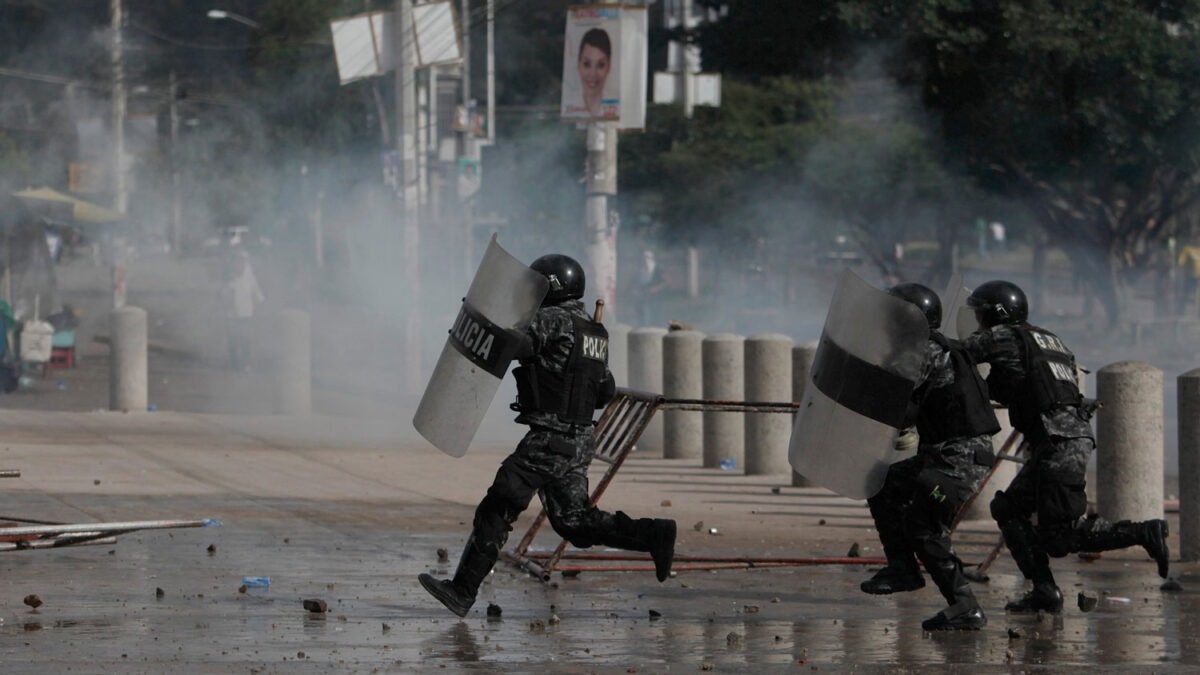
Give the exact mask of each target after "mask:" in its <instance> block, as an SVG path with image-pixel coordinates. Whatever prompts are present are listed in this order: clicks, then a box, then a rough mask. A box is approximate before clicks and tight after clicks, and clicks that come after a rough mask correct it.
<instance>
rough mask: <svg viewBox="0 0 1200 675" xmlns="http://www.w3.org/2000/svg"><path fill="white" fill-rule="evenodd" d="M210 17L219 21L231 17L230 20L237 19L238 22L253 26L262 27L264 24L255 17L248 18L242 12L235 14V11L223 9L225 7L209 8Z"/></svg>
mask: <svg viewBox="0 0 1200 675" xmlns="http://www.w3.org/2000/svg"><path fill="white" fill-rule="evenodd" d="M208 18H210V19H215V20H218V21H219V20H221V19H230V20H232V21H237V22H238V23H244V24H246V25H247V26H250V27H251V28H262V24H260V23H259V22H257V21H255V20H254V19H248V18H246V17H244V16H242V15H241V14H235V13H233V12H227V11H225V10H223V9H210V10H208Z"/></svg>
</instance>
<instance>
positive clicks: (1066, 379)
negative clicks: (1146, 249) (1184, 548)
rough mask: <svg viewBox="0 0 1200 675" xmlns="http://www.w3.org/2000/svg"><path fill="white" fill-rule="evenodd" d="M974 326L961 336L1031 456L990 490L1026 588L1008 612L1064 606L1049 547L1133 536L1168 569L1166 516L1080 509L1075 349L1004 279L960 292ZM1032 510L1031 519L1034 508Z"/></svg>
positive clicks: (1069, 548) (1112, 544)
mask: <svg viewBox="0 0 1200 675" xmlns="http://www.w3.org/2000/svg"><path fill="white" fill-rule="evenodd" d="M967 303H968V306H970V307H971V308H972V309H973V310H974V311H975V318H976V320H977V321H978V322H979V330H978V331H976V332H975V333H972V334H971V335H970V336H968V337H967V338H966V340H964V341H963V342H964V345H965V346H966V348H967V350H968V351H969V352H970V353H971V355H972V356H973V357H974V358H975V359H976V360H978V361H979V362H986V363H989V364H991V372H990V374H989V375H988V378H987V383H988V389H989V391H990V392H991V395H992V398H993V399H995V400H996V401H998V402H1000V403H1003V404H1004V405H1007V406H1008V416H1009V419H1010V421H1011V422H1012V425H1013V427H1014V428H1015V429H1016V430H1017V431H1019V432H1021V433H1022V434H1023V435H1024V436H1025V440H1026V441H1027V442H1028V444H1029V448H1030V459H1029V461H1028V462H1027V463H1026V464H1025V466H1023V467H1022V468H1021V470H1020V472H1019V473H1018V474H1017V476H1016V478H1014V479H1013V481H1012V483H1011V484H1010V485H1009V486H1008V489H1006V490H1003V491H1000V492H997V493H996V496H995V498H994V499H993V500H992V503H991V512H992V517H993V518H995V520H996V523H997V524H998V525H999V526H1000V531H1001V532H1002V533H1003V534H1004V542H1005V544H1007V545H1008V550H1009V551H1011V552H1012V556H1013V558H1014V560H1016V563H1017V566H1018V567H1019V568H1020V570H1021V573H1022V574H1023V575H1024V576H1025V578H1027V579H1029V580H1030V581H1032V582H1033V588H1032V589H1031V590H1030V591H1029V592H1027V593H1026V594H1025V595H1024V597H1022V598H1021V599H1019V600H1015V601H1012V602H1009V603H1008V605H1006V606H1005V609H1006V610H1008V611H1011V612H1035V611H1038V610H1044V611H1048V612H1058V611H1061V610H1062V603H1063V599H1062V592H1061V591H1060V590H1059V588H1058V585H1057V584H1055V582H1054V575H1053V574H1052V573H1051V572H1050V560H1049V558H1050V557H1051V556H1052V557H1056V558H1059V557H1063V556H1065V555H1067V554H1068V553H1075V552H1079V551H1088V552H1100V551H1111V550H1114V549H1119V548H1126V547H1129V546H1135V545H1141V546H1142V547H1144V548H1145V549H1146V552H1147V553H1148V554H1150V557H1151V558H1153V559H1154V560H1155V562H1157V563H1158V573H1159V575H1160V576H1162V577H1166V576H1167V569H1168V563H1169V555H1170V554H1169V551H1168V549H1167V523H1166V521H1164V520H1147V521H1143V522H1132V521H1128V520H1123V521H1120V522H1116V523H1113V522H1110V521H1108V520H1105V519H1103V518H1100V517H1097V516H1094V515H1093V516H1087V517H1085V515H1084V514H1085V512H1086V511H1087V494H1086V492H1085V487H1086V485H1085V483H1086V480H1085V476H1086V473H1085V472H1086V470H1087V464H1088V459H1089V457H1090V456H1091V453H1092V450H1093V449H1094V448H1095V446H1096V441H1095V438H1094V437H1093V435H1092V428H1091V425H1090V423H1089V420H1090V418H1091V407H1090V406H1088V405H1086V403H1085V401H1084V399H1083V396H1082V395H1081V394H1080V392H1079V385H1078V380H1077V376H1076V369H1075V356H1074V355H1073V354H1072V353H1071V351H1070V350H1069V349H1067V347H1066V345H1065V344H1063V341H1062V340H1061V339H1059V337H1058V336H1057V335H1055V334H1053V333H1051V332H1050V331H1048V330H1046V329H1044V328H1039V327H1037V326H1033V325H1030V324H1029V323H1028V321H1027V319H1028V317H1029V304H1028V302H1027V300H1026V299H1025V293H1024V292H1023V291H1022V290H1021V289H1020V288H1019V287H1017V285H1016V284H1013V283H1011V282H1008V281H989V282H987V283H985V284H982V285H981V286H979V287H978V288H976V289H975V291H974V292H973V293H971V296H970V297H969V298H968V300H967ZM1035 514H1036V515H1037V525H1036V526H1035V525H1034V524H1033V516H1034V515H1035Z"/></svg>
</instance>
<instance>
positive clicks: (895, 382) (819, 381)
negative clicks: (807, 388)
mask: <svg viewBox="0 0 1200 675" xmlns="http://www.w3.org/2000/svg"><path fill="white" fill-rule="evenodd" d="M812 381H813V384H815V385H816V386H817V389H819V390H820V391H821V393H823V394H825V395H826V396H828V397H829V398H831V399H833V400H834V401H837V402H838V403H839V404H841V405H843V406H845V407H847V408H849V409H850V410H853V411H854V412H856V413H858V414H859V415H862V416H863V417H869V418H871V419H873V420H875V421H876V422H880V423H882V424H886V425H888V426H892V427H896V428H897V429H900V428H903V427H904V422H905V419H904V417H905V411H906V409H907V406H908V399H909V398H910V397H911V396H912V392H913V389H914V388H915V386H914V383H913V382H912V381H911V380H907V379H905V378H903V377H900V376H899V375H896V374H895V373H892V372H890V371H887V370H884V369H883V368H881V367H879V366H877V365H875V364H873V363H870V362H868V361H865V360H863V359H860V358H859V357H857V356H855V355H854V354H851V353H850V352H848V351H846V350H845V349H843V348H842V347H841V345H839V344H837V343H836V342H834V341H833V340H831V339H829V336H828V335H821V344H820V345H819V346H818V347H817V353H816V356H815V357H814V358H813V370H812Z"/></svg>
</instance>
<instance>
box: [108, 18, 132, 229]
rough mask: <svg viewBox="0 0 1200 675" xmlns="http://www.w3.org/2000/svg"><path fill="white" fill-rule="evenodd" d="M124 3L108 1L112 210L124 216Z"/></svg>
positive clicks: (125, 190) (126, 198) (126, 196)
mask: <svg viewBox="0 0 1200 675" xmlns="http://www.w3.org/2000/svg"><path fill="white" fill-rule="evenodd" d="M123 1H124V0H110V7H111V10H112V78H113V80H112V116H113V119H112V125H113V127H112V129H113V155H112V170H113V193H114V196H113V208H115V209H116V210H117V211H119V212H121V213H125V211H126V210H127V208H128V202H129V195H128V193H127V190H128V188H127V186H126V185H125V47H124V45H123V44H122V42H121V28H122V26H123V25H124V23H125V13H124V7H123V6H122V4H123Z"/></svg>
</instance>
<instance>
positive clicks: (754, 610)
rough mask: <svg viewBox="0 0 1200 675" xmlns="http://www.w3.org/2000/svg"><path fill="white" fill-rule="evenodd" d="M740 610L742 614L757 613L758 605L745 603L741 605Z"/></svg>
mask: <svg viewBox="0 0 1200 675" xmlns="http://www.w3.org/2000/svg"><path fill="white" fill-rule="evenodd" d="M742 612H743V613H744V614H758V605H746V606H745V607H742Z"/></svg>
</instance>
